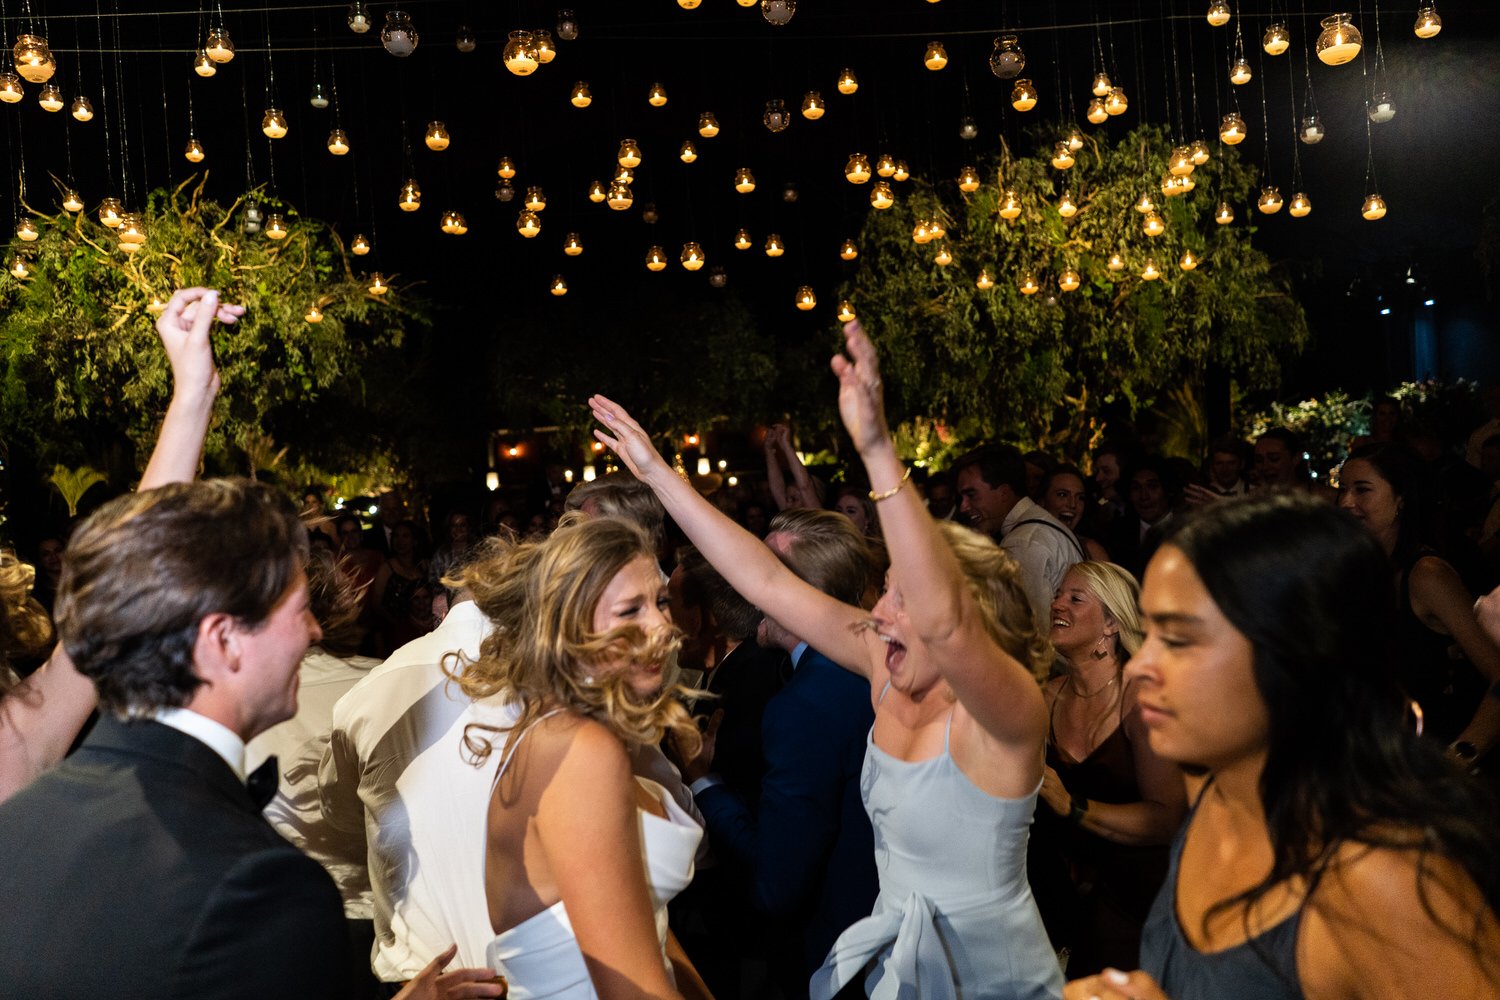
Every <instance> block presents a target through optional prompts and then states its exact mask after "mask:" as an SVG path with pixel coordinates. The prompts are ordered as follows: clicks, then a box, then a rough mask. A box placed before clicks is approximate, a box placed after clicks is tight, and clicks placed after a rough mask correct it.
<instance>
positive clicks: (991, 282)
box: [974, 267, 995, 292]
mask: <svg viewBox="0 0 1500 1000" xmlns="http://www.w3.org/2000/svg"><path fill="white" fill-rule="evenodd" d="M974 287H975V288H977V289H979V290H980V291H981V292H983V291H986V290H988V289H991V288H994V287H995V274H994V272H993V271H991V270H990V269H989V268H987V267H981V268H980V269H979V277H977V278H975V279H974Z"/></svg>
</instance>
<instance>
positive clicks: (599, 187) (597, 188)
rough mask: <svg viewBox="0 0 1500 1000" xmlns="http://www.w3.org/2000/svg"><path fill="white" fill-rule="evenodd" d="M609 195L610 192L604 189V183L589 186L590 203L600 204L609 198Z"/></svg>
mask: <svg viewBox="0 0 1500 1000" xmlns="http://www.w3.org/2000/svg"><path fill="white" fill-rule="evenodd" d="M608 195H609V192H608V190H607V189H606V188H605V187H604V184H603V182H602V181H594V183H592V184H590V185H589V201H591V202H593V203H594V204H596V205H597V204H599V203H600V202H601V201H603V200H604V199H605V198H606V197H608Z"/></svg>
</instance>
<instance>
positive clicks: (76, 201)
mask: <svg viewBox="0 0 1500 1000" xmlns="http://www.w3.org/2000/svg"><path fill="white" fill-rule="evenodd" d="M62 207H63V211H65V212H82V211H83V199H82V198H81V197H79V195H78V192H77V191H75V190H73V189H72V188H68V190H67V192H66V193H64V194H63V200H62Z"/></svg>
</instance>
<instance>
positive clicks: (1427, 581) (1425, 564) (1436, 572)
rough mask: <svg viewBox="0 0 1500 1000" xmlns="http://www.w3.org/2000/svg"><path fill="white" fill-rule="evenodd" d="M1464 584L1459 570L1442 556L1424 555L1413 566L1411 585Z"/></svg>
mask: <svg viewBox="0 0 1500 1000" xmlns="http://www.w3.org/2000/svg"><path fill="white" fill-rule="evenodd" d="M1454 584H1457V585H1458V586H1459V587H1462V586H1463V581H1462V580H1461V579H1460V578H1459V575H1458V571H1457V570H1456V569H1454V568H1453V567H1452V565H1450V564H1449V563H1448V561H1447V560H1446V559H1443V558H1442V557H1441V556H1435V555H1427V556H1422V557H1421V558H1420V559H1418V560H1417V561H1416V562H1415V563H1413V564H1412V567H1411V586H1412V587H1414V588H1415V587H1422V586H1444V587H1446V586H1452V585H1454Z"/></svg>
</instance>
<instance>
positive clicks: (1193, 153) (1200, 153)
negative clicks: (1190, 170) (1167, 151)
mask: <svg viewBox="0 0 1500 1000" xmlns="http://www.w3.org/2000/svg"><path fill="white" fill-rule="evenodd" d="M1188 158H1189V159H1190V160H1192V161H1193V166H1195V167H1201V166H1203V164H1205V163H1207V162H1208V160H1209V151H1208V143H1206V142H1204V141H1203V140H1202V139H1194V140H1193V142H1192V144H1191V145H1189V146H1188Z"/></svg>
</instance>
